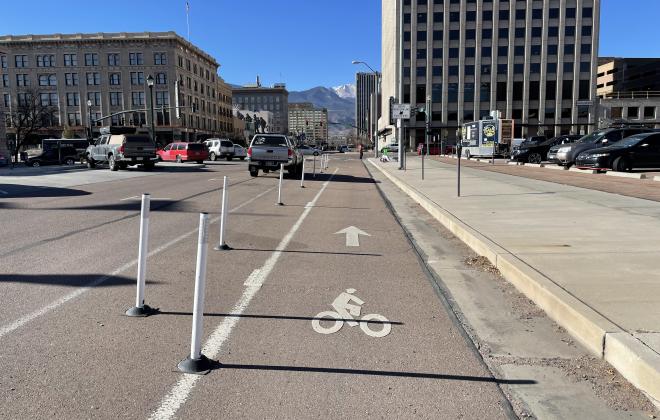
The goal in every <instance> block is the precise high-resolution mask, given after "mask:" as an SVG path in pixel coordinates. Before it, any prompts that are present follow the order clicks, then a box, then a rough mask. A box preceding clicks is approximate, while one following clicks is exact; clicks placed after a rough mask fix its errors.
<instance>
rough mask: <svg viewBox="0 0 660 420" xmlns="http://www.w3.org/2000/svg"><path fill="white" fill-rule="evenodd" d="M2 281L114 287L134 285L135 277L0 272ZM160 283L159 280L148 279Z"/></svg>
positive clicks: (0, 281)
mask: <svg viewBox="0 0 660 420" xmlns="http://www.w3.org/2000/svg"><path fill="white" fill-rule="evenodd" d="M0 283H22V284H38V285H52V286H70V287H114V286H125V285H129V284H130V285H134V284H135V278H128V277H120V276H105V275H102V274H0ZM147 283H149V284H159V283H160V282H157V281H147Z"/></svg>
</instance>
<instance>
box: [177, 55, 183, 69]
mask: <svg viewBox="0 0 660 420" xmlns="http://www.w3.org/2000/svg"><path fill="white" fill-rule="evenodd" d="M176 60H177V64H178V65H179V67H181V68H183V57H181V56H180V55H177V56H176Z"/></svg>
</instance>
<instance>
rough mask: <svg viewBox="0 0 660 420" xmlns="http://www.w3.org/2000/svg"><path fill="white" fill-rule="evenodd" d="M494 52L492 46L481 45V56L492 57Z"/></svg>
mask: <svg viewBox="0 0 660 420" xmlns="http://www.w3.org/2000/svg"><path fill="white" fill-rule="evenodd" d="M492 53H493V50H492V48H491V47H481V57H483V58H490V56H491V55H492Z"/></svg>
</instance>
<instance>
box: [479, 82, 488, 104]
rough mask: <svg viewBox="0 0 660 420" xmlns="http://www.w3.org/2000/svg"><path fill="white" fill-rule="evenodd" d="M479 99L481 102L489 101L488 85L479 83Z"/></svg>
mask: <svg viewBox="0 0 660 420" xmlns="http://www.w3.org/2000/svg"><path fill="white" fill-rule="evenodd" d="M479 99H480V100H481V102H488V101H489V100H490V83H488V82H482V83H481V86H480V87H479Z"/></svg>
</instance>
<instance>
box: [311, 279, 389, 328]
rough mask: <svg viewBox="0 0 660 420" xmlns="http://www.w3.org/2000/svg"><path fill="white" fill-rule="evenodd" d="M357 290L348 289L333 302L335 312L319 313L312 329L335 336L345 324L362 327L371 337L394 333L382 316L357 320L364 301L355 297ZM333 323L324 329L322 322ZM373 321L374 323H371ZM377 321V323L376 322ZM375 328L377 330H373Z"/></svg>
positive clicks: (371, 315)
mask: <svg viewBox="0 0 660 420" xmlns="http://www.w3.org/2000/svg"><path fill="white" fill-rule="evenodd" d="M354 293H355V289H346V291H345V292H342V293H341V294H340V295H339V296H337V298H336V299H335V300H334V301H333V302H332V307H333V308H334V309H335V310H334V311H323V312H319V313H318V314H317V315H316V317H315V318H314V319H313V320H312V328H313V329H314V331H316V332H317V333H319V334H334V333H336V332H337V331H339V330H341V328H342V327H343V326H344V323H346V324H348V326H349V327H355V326H357V325H359V326H360V329H361V330H362V331H363V332H364V333H365V334H367V335H368V336H370V337H377V338H379V337H385V336H386V335H387V334H389V333H390V331H392V324H390V322H389V321H388V320H387V318H385V317H384V316H382V315H379V314H367V315H364V316H363V317H362V318H360V319H358V320H356V321H353V320H354V319H357V318H358V317H359V316H360V314H361V312H362V305H364V301H363V300H362V299H360V298H359V297H357V296H355V295H353V294H354ZM351 302H352V303H351ZM326 320H327V321H333V320H334V324H332V325H330V326H329V327H324V326H323V325H321V322H322V321H323V322H327V321H326ZM369 321H372V322H369ZM374 321H375V322H374ZM372 326H375V327H376V329H372ZM379 328H380V329H379Z"/></svg>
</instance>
